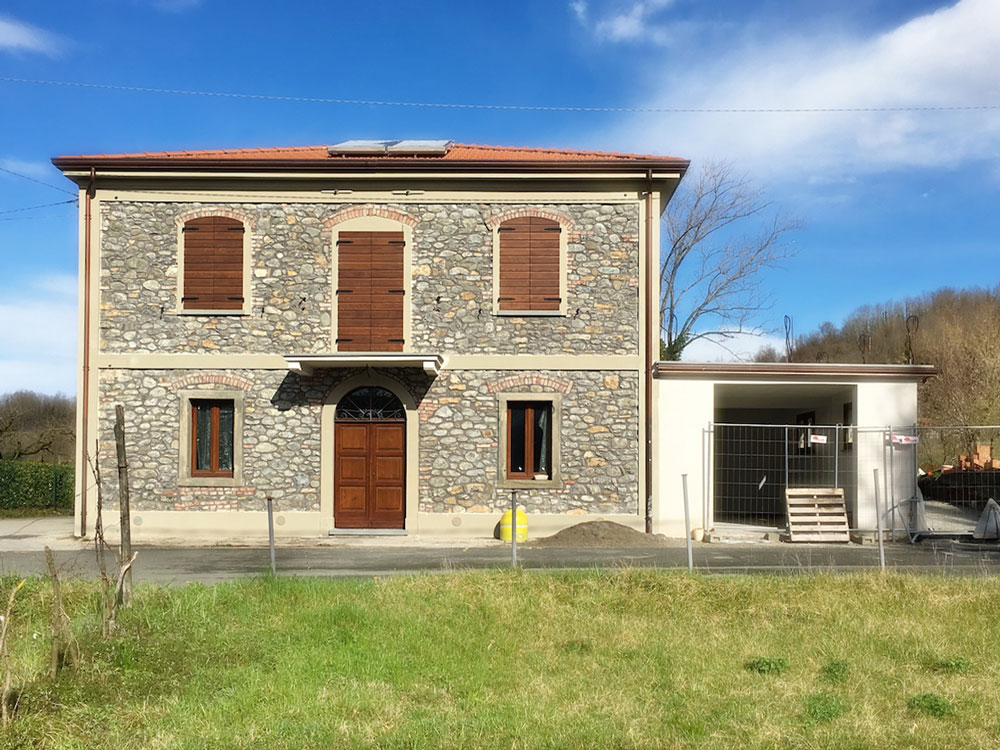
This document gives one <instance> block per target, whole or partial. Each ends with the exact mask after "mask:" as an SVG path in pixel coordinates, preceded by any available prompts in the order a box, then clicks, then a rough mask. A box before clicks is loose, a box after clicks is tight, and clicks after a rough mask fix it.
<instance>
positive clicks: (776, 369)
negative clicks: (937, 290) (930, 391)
mask: <svg viewBox="0 0 1000 750" xmlns="http://www.w3.org/2000/svg"><path fill="white" fill-rule="evenodd" d="M934 375H937V368H935V367H933V366H932V365H881V364H872V365H858V364H826V363H824V364H817V363H799V362H655V363H654V364H653V376H654V377H655V378H658V379H661V380H666V379H671V380H684V379H698V380H719V381H731V382H741V381H744V382H745V381H760V380H772V381H782V382H784V381H791V382H798V381H802V382H808V381H821V382H822V381H833V382H852V381H863V380H868V381H871V380H909V381H916V382H922V381H924V380H927V378H929V377H932V376H934Z"/></svg>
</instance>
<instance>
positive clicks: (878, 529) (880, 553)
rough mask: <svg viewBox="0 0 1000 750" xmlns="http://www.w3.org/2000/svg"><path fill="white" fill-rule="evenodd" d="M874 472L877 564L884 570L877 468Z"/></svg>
mask: <svg viewBox="0 0 1000 750" xmlns="http://www.w3.org/2000/svg"><path fill="white" fill-rule="evenodd" d="M873 471H874V472H875V529H876V534H877V537H878V566H879V568H881V569H882V570H885V546H884V545H883V544H882V511H881V510H880V509H879V506H878V469H873Z"/></svg>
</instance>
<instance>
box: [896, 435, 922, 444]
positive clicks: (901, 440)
mask: <svg viewBox="0 0 1000 750" xmlns="http://www.w3.org/2000/svg"><path fill="white" fill-rule="evenodd" d="M892 442H893V443H894V444H895V445H916V444H917V443H919V442H920V438H918V437H917V436H916V435H893V436H892Z"/></svg>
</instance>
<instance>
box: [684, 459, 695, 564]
mask: <svg viewBox="0 0 1000 750" xmlns="http://www.w3.org/2000/svg"><path fill="white" fill-rule="evenodd" d="M681 485H682V486H683V487H684V538H685V540H686V542H685V543H686V544H687V553H688V572H689V573H690V572H691V571H693V570H694V554H693V552H692V551H691V510H690V508H688V475H687V474H681Z"/></svg>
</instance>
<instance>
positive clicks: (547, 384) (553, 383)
mask: <svg viewBox="0 0 1000 750" xmlns="http://www.w3.org/2000/svg"><path fill="white" fill-rule="evenodd" d="M531 386H538V387H540V388H544V389H546V390H548V391H555V392H557V393H569V392H570V391H571V390H572V388H573V383H572V382H570V381H569V380H564V379H563V378H557V377H554V376H552V375H541V374H537V373H522V374H518V375H506V376H504V377H502V378H496V379H494V380H490V381H488V382H487V383H486V390H488V391H489V392H490V393H502V392H504V391H510V390H515V389H528V388H530V387H531Z"/></svg>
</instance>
